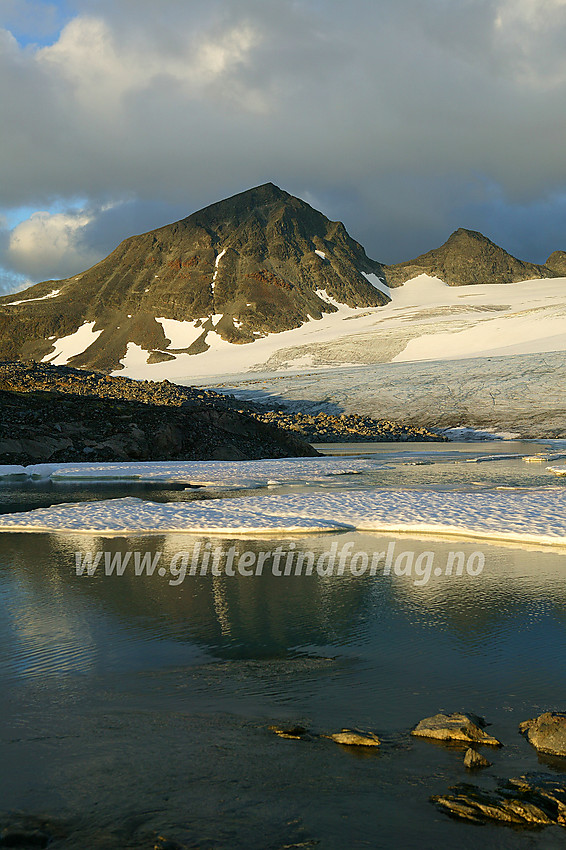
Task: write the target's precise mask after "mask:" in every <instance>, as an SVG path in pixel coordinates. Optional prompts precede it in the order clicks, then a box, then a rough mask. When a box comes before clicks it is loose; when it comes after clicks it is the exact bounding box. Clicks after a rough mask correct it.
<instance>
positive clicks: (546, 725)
mask: <svg viewBox="0 0 566 850" xmlns="http://www.w3.org/2000/svg"><path fill="white" fill-rule="evenodd" d="M519 732H521V734H522V735H525V736H526V738H527V740H528V742H529V744H532V745H533V747H535V749H537V750H538V751H539V752H541V753H549V754H550V755H555V756H565V757H566V712H561V711H545V712H544V714H541V715H539V716H538V717H535V718H533V719H531V720H525V721H524V722H523V723H520V724H519Z"/></svg>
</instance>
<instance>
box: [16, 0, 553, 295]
mask: <svg viewBox="0 0 566 850" xmlns="http://www.w3.org/2000/svg"><path fill="white" fill-rule="evenodd" d="M6 2H7V0H4V3H6ZM1 4H2V0H0V12H1V10H2V5H1ZM11 5H12V6H13V5H14V2H12V3H11ZM75 8H77V9H78V10H79V12H78V14H77V15H76V16H75V17H74V18H73V20H71V21H70V22H69V23H67V25H66V26H65V27H64V28H63V29H62V30H61V32H60V34H59V35H58V36H57V37H56V39H55V40H54V43H53V44H51V45H49V46H44V47H41V48H37V49H34V48H30V47H21V46H20V45H19V44H18V43H17V41H16V40H15V39H14V38H13V37H12V36H11V35H10V33H9V32H7V31H6V30H1V29H0V126H1V127H2V134H1V136H0V209H4V210H9V209H11V208H16V207H25V206H32V207H34V208H36V209H41V210H49V211H50V213H49V214H48V213H43V214H42V217H40V218H38V219H36V220H34V221H33V222H32V221H30V222H27V223H25V226H22V227H21V229H20V230H19V231H18V232H14V234H12V240H11V243H10V248H9V253H8V254H6V251H8V249H7V248H6V249H5V250H4V255H3V252H2V245H1V244H0V262H3V263H4V264H5V265H12V266H14V267H15V266H16V264H18V266H17V267H18V268H19V269H20V270H23V269H24V267H25V271H26V274H33V275H36V276H37V277H38V278H43V279H45V278H47V277H49V276H54V277H58V276H64V275H66V274H72V273H73V271H75V270H76V269H75V268H73V265H74V263H75V261H76V262H77V263H79V261H80V265H81V268H84V267H85V266H86V265H88V264H89V263H90V262H91V259H90V258H92V257H94V255H95V254H96V259H99V258H100V256H101V253H100V252H101V251H106V252H107V251H108V250H110V249H111V247H113V246H114V244H116V242H117V241H119V238H123V236H125V235H126V233H125V232H124V227H123V225H120V223H119V222H118V221H117V214H116V215H115V216H114V218H113V219H112V222H113V223H114V226H115V233H116V234H117V235H116V237H115V238H113V237H112V232H110V221H111V219H110V217H109V216H106V215H104V214H102V213H101V212H100V211H101V209H102V206H103V203H104V202H105V201H107V200H108V199H111V200H114V201H122V200H123V199H125V198H126V199H129V200H130V201H131V202H132V204H136V203H137V204H138V205H139V207H140V209H142V208H144V209H146V212H147V205H151V204H152V203H154V204H155V202H157V201H159V202H161V203H162V204H163V205H164V213H163V216H164V218H163V220H162V221H159V220H155V219H153V218H151V216H149V215H147V216H146V215H145V213H144V214H143V215H142V214H141V213H140V215H137V214H132V222H133V223H132V226H133V227H137V226H138V222H140V223H142V224H143V226H146V224H147V226H148V227H149V226H158V225H159V224H161V223H165V222H167V221H168V220H172V218H173V211H175V216H176V217H181V215H182V214H185V215H187V214H189V213H190V212H192V211H193V210H195V209H198V208H199V207H200V206H203V205H205V204H206V203H211V202H213V201H215V200H218V199H220V198H222V197H226V196H227V195H230V194H232V193H234V192H237V191H241V190H242V189H245V188H247V187H249V186H252V185H255V184H258V183H262V182H265V181H267V180H273V181H274V182H276V183H278V184H279V185H281V186H282V187H283V188H285V189H287V190H288V191H291V192H294V193H296V194H302V195H304V194H305V193H307V192H308V193H310V195H309V196H310V197H313V198H317V199H320V206H321V207H322V208H323V211H324V212H326V213H327V214H328V215H330V216H331V217H339V218H345V219H346V224H347V225H348V227H349V229H350V230H351V231H352V232H353V234H354V235H355V236H356V237H357V238H359V239H362V240H363V241H364V243H365V245H366V247H367V249H368V252H369V253H370V254H372V255H373V256H375V257H377V258H379V259H381V258H382V259H384V260H386V261H387V260H393V259H401V258H402V257H403V256H404V257H407V256H411V255H414V254H415V253H418V251H417V250H416V249H417V247H418V250H424V249H425V248H426V247H430V246H431V245H433V244H434V242H435V241H437V240H438V238H439V236H444V237H446V236H447V235H448V232H449V231H450V230H451V229H454V228H455V227H457V226H459V225H463V226H469V224H470V222H469V221H468V220H465V218H464V219H462V218H459V219H458V220H456V219H455V216H456V214H457V215H458V216H460V215H461V211H462V209H463V208H464V207H465V204H466V202H468V203H470V204H475V209H479V206H478V204H479V203H480V202H481V198H480V199H479V201H478V194H479V195H481V194H482V192H483V191H484V187H485V186H495V187H497V198H498V199H500V198H502V197H503V198H504V199H506V201H508V202H510V203H512V204H515V203H520V204H522V205H523V207H524V208H526V207H528V206H529V205H530V204H535V203H539V202H543V201H546V200H547V199H550V198H551V197H552V196H553V195H555V194H557V193H558V194H560V191H561V190H562V189H563V188H564V186H565V184H566V178H565V175H564V154H563V144H562V140H563V139H564V138H566V111H565V110H564V102H565V100H566V53H565V51H564V48H563V45H564V43H566V18H565V14H566V0H427V2H422V0H396V2H395V3H392V2H391V1H390V0H351V2H350V3H349V4H345V3H342V2H339V0H325V2H322V0H293V2H288V0H270V2H265V0H191V3H187V2H186V0H161V2H160V3H159V4H156V3H155V2H154V0H75ZM487 194H489V193H487ZM77 197H80V198H85V199H87V206H86V210H87V212H85V213H84V214H85V215H87V216H89V217H90V218H89V221H88V223H86V224H84V223H80V216H77V215H76V214H75V213H68V215H70V216H71V220H70V221H69V220H68V219H66V218H65V216H66V215H67V213H61V212H60V210H59V209H57V210H56V212H55V214H54V215H51V214H53V203H54V201H55V200H56V199H62V200H63V202H64V201H65V200H66V199H72V198H77ZM498 203H499V201H498ZM549 203H550V201H549ZM144 205H145V206H144ZM167 205H168V206H167ZM63 207H64V203H63ZM120 209H123V210H124V213H125V214H126V213H127V214H128V215H129V214H130V212H131V210H132V207H131V206H128V205H127V204H126V205H124V207H123V208H120ZM168 209H170V210H171V213H169V212H167V210H168ZM117 210H118V208H117ZM560 210H561V213H560V214H561V215H563V212H562V207H561V208H560ZM128 211H130V212H128ZM56 215H62V216H63V218H56V217H55V216H56ZM392 223H394V226H395V233H396V234H397V235H394V234H392ZM99 224H100V227H99V226H98V225H99ZM474 225H475V226H476V227H477V228H478V229H481V220H479V221H474ZM102 230H105V232H106V231H108V233H107V234H106V235H105V236H104V238H102V235H101V234H102ZM563 230H564V231H566V222H565V225H564V228H563ZM95 231H96V232H95ZM131 232H135V230H132V231H131ZM47 233H49V234H50V235H49V236H47V235H46V234H47ZM118 234H119V235H118ZM488 235H489V234H488ZM52 237H53V238H52ZM425 237H426V238H425ZM93 240H94V241H93ZM95 242H96V245H95ZM427 242H428V243H429V244H428V246H427V244H426V243H427ZM392 244H394V253H393V255H392V253H391V252H392V248H391V246H392ZM556 247H564V246H560V245H558V246H556ZM57 257H59V259H57ZM34 258H35V259H34ZM40 267H41V269H42V270H40ZM32 268H33V269H35V271H33V272H32Z"/></svg>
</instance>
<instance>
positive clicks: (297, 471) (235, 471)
mask: <svg viewBox="0 0 566 850" xmlns="http://www.w3.org/2000/svg"><path fill="white" fill-rule="evenodd" d="M380 467H381V464H380V463H379V462H377V461H375V460H371V459H366V458H330V457H321V458H284V459H281V460H247V461H241V460H240V461H230V460H209V461H201V460H194V461H177V462H169V461H164V462H160V461H146V462H142V463H38V464H34V465H32V466H25V467H24V466H0V479H1V478H3V477H6V478H13V477H15V476H17V477H20V478H21V477H23V478H29V479H36V480H37V479H41V478H45V479H51V480H52V481H69V482H71V481H122V482H125V481H150V482H158V483H181V484H194V485H198V486H205V487H215V488H218V487H222V488H227V489H234V488H242V489H245V488H248V487H264V486H266V485H267V484H288V483H293V482H297V483H305V482H306V483H314V482H321V481H325V480H328V477H329V476H335V475H353V474H358V473H361V472H366V471H368V470H374V469H379V468H380Z"/></svg>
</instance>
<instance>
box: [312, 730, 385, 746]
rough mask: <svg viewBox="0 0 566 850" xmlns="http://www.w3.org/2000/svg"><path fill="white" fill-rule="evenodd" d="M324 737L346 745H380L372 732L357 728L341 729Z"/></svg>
mask: <svg viewBox="0 0 566 850" xmlns="http://www.w3.org/2000/svg"><path fill="white" fill-rule="evenodd" d="M324 737H325V738H329V739H330V740H331V741H335V742H336V743H337V744H342V745H343V746H346V747H379V746H380V745H381V741H380V740H379V738H378V737H377V735H376V734H375V733H374V732H364V731H362V730H358V729H342V730H341V731H340V732H334V734H332V735H325V736H324Z"/></svg>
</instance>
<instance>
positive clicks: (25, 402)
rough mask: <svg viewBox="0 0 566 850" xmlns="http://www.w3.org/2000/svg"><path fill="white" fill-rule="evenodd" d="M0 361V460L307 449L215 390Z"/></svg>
mask: <svg viewBox="0 0 566 850" xmlns="http://www.w3.org/2000/svg"><path fill="white" fill-rule="evenodd" d="M11 365H13V364H0V407H1V409H2V417H1V419H0V463H2V464H23V465H27V464H30V463H37V462H38V461H39V462H41V461H51V462H53V461H55V462H61V463H65V462H78V461H97V462H100V461H129V460H142V461H145V460H253V459H259V458H278V457H312V456H316V455H317V454H318V452H316V451H315V450H314V449H313V448H312V447H311V446H309V445H308V444H307V443H305V442H304V441H303V440H301V439H300V438H299V437H298V436H296V435H294V434H291V433H289V432H287V431H283V430H281V429H278V428H276V427H274V426H272V425H268V424H266V423H264V422H258V421H256V420H255V419H253V418H252V417H250V416H249V415H248V414H247V413H246V412H244V411H239V410H234V409H232V407H230V405H228V404H227V403H226V402H225V400H223V399H222V397H221V396H218V395H216V394H215V393H207V392H206V391H205V392H197V391H195V390H190V391H184V390H183V389H179V390H177V388H173V387H172V386H171V385H167V384H165V383H164V384H162V385H159V384H156V385H151V384H148V385H147V386H143V385H136V382H135V381H126V380H124V379H120V378H111V377H108V376H104V375H95V374H90V375H89V374H88V373H82V372H80V371H79V370H77V369H65V368H64V367H55V366H51V367H49V366H44V365H39V364H38V365H27V366H26V365H25V364H18V367H17V368H10V366H11Z"/></svg>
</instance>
